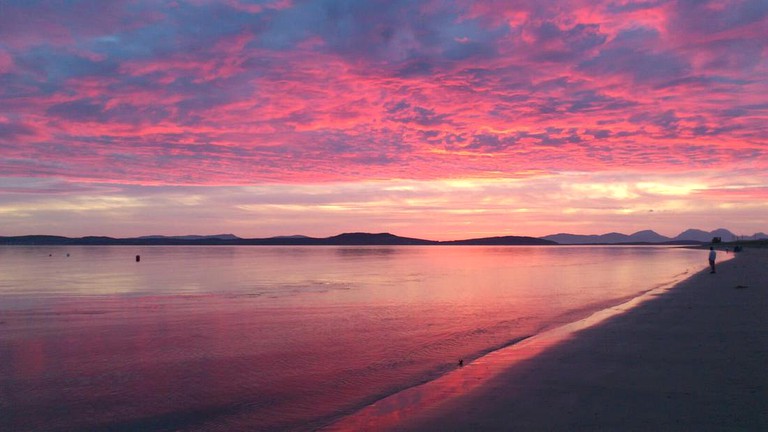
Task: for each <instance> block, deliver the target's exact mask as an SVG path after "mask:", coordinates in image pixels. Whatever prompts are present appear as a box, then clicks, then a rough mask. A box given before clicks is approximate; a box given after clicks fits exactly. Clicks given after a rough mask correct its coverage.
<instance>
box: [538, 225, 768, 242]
mask: <svg viewBox="0 0 768 432" xmlns="http://www.w3.org/2000/svg"><path fill="white" fill-rule="evenodd" d="M760 235H762V236H764V237H757V236H760ZM714 237H720V238H721V239H722V240H723V241H724V242H730V241H734V240H736V235H735V234H733V233H732V232H731V231H729V230H727V229H725V228H719V229H716V230H714V231H709V232H707V231H703V230H699V229H687V230H685V231H683V232H681V233H680V234H678V235H677V236H675V237H666V236H663V235H661V234H658V233H657V232H655V231H651V230H644V231H638V232H636V233H634V234H630V235H626V234H621V233H615V232H614V233H608V234H599V235H594V234H593V235H580V234H568V233H559V234H552V235H548V236H544V237H541V238H543V239H546V240H552V241H555V242H557V243H559V244H572V245H573V244H638V243H641V244H643V243H651V244H691V243H709V242H710V241H712V238H714ZM760 238H768V236H766V235H765V234H764V233H757V234H755V235H754V236H751V237H746V238H744V239H745V240H747V239H752V240H758V239H760Z"/></svg>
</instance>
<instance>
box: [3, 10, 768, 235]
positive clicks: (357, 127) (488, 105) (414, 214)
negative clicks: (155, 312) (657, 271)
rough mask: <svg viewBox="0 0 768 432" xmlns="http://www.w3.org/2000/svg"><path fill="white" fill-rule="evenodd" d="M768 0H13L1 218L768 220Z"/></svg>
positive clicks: (408, 222) (314, 231)
mask: <svg viewBox="0 0 768 432" xmlns="http://www.w3.org/2000/svg"><path fill="white" fill-rule="evenodd" d="M766 215H768V3H767V2H765V0H717V1H715V0H711V1H706V0H705V1H665V0H658V1H635V0H604V1H591V0H590V1H585V0H565V1H563V0H542V1H522V2H507V1H487V2H471V1H462V0H456V1H429V2H427V1H404V0H403V1H400V0H396V1H390V2H361V1H340V0H306V1H290V0H261V1H247V0H229V1H226V2H221V1H208V0H196V1H176V2H155V1H130V2H129V1H123V0H112V1H96V0H87V1H86V0H83V1H73V2H66V3H47V2H27V1H13V0H11V1H6V2H4V3H3V6H2V13H0V226H2V230H0V235H22V234H32V233H47V234H60V235H71V236H80V235H111V236H136V235H147V234H167V235H181V234H191V233H196V234H214V233H223V232H231V233H234V234H237V235H240V236H243V237H267V236H272V235H289V234H306V235H313V236H327V235H334V234H338V233H340V232H345V231H369V232H384V231H389V232H393V233H395V234H399V235H404V236H413V237H422V238H430V239H435V240H445V239H457V238H470V237H480V236H490V235H533V236H540V235H546V234H552V233H555V232H564V231H565V232H574V233H582V234H590V233H604V232H609V231H621V232H626V233H631V232H634V231H637V230H641V229H653V230H656V231H658V232H659V233H661V234H664V235H669V236H674V235H676V234H678V233H679V232H680V231H682V230H683V229H686V228H690V227H694V228H701V229H706V230H712V229H715V228H719V227H725V228H729V229H731V230H733V231H734V232H736V233H738V234H752V233H754V232H757V231H768V223H767V222H768V218H767V217H766Z"/></svg>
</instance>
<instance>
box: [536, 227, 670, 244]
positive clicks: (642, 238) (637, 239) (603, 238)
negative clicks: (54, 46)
mask: <svg viewBox="0 0 768 432" xmlns="http://www.w3.org/2000/svg"><path fill="white" fill-rule="evenodd" d="M542 238H543V239H546V240H551V241H555V242H557V243H559V244H619V243H663V242H668V241H670V240H672V239H670V238H668V237H664V236H663V235H660V234H657V233H656V232H654V231H650V230H646V231H638V232H636V233H634V234H632V235H627V234H622V233H616V232H612V233H608V234H600V235H594V234H593V235H579V234H567V233H560V234H553V235H548V236H544V237H542Z"/></svg>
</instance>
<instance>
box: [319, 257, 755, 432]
mask: <svg viewBox="0 0 768 432" xmlns="http://www.w3.org/2000/svg"><path fill="white" fill-rule="evenodd" d="M702 254H703V259H705V254H704V252H702ZM630 306H632V307H626V310H622V311H618V312H619V313H611V314H609V316H608V317H605V318H600V317H597V318H593V319H592V320H593V321H597V323H596V324H595V323H594V322H593V323H590V322H589V321H590V320H589V319H588V320H586V321H585V322H584V323H582V324H584V325H582V327H583V328H581V329H578V328H577V329H576V330H568V329H564V330H562V331H559V332H551V333H552V334H550V335H548V336H546V337H543V338H532V340H531V341H526V342H524V343H521V344H520V346H519V347H511V348H507V349H505V350H502V352H497V353H492V354H490V355H489V356H487V358H482V359H478V360H477V361H475V362H473V363H472V364H470V365H467V366H465V367H463V368H461V369H457V370H456V371H455V372H453V373H451V374H448V375H447V376H445V377H443V378H441V379H439V380H437V381H434V382H431V383H427V384H425V385H423V386H419V387H415V388H412V389H409V390H406V391H405V392H402V393H401V394H398V395H394V396H393V397H390V398H387V399H384V400H382V401H379V402H377V403H376V404H374V405H372V406H370V407H368V408H366V409H364V410H362V411H360V412H358V413H356V414H353V415H351V416H348V417H346V418H343V419H341V420H340V421H339V422H337V423H335V424H334V425H331V426H330V427H329V429H331V430H362V429H360V428H363V429H366V430H397V431H469V430H472V431H505V430H553V431H554V430H568V431H574V430H696V431H709V430H768V250H765V249H748V250H745V251H744V252H743V253H741V254H740V255H738V256H737V257H736V258H735V259H733V260H730V261H727V262H724V263H722V264H720V265H718V272H717V273H716V274H709V271H708V270H704V271H702V272H700V273H697V274H694V275H692V276H691V277H690V278H688V279H686V280H685V281H683V282H681V283H679V284H678V285H676V286H674V287H673V288H671V289H669V290H666V291H663V292H653V293H650V294H649V295H647V296H646V299H645V300H644V301H642V302H639V304H636V305H630Z"/></svg>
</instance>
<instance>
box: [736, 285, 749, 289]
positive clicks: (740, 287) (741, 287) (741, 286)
mask: <svg viewBox="0 0 768 432" xmlns="http://www.w3.org/2000/svg"><path fill="white" fill-rule="evenodd" d="M744 288H749V285H736V289H744Z"/></svg>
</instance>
